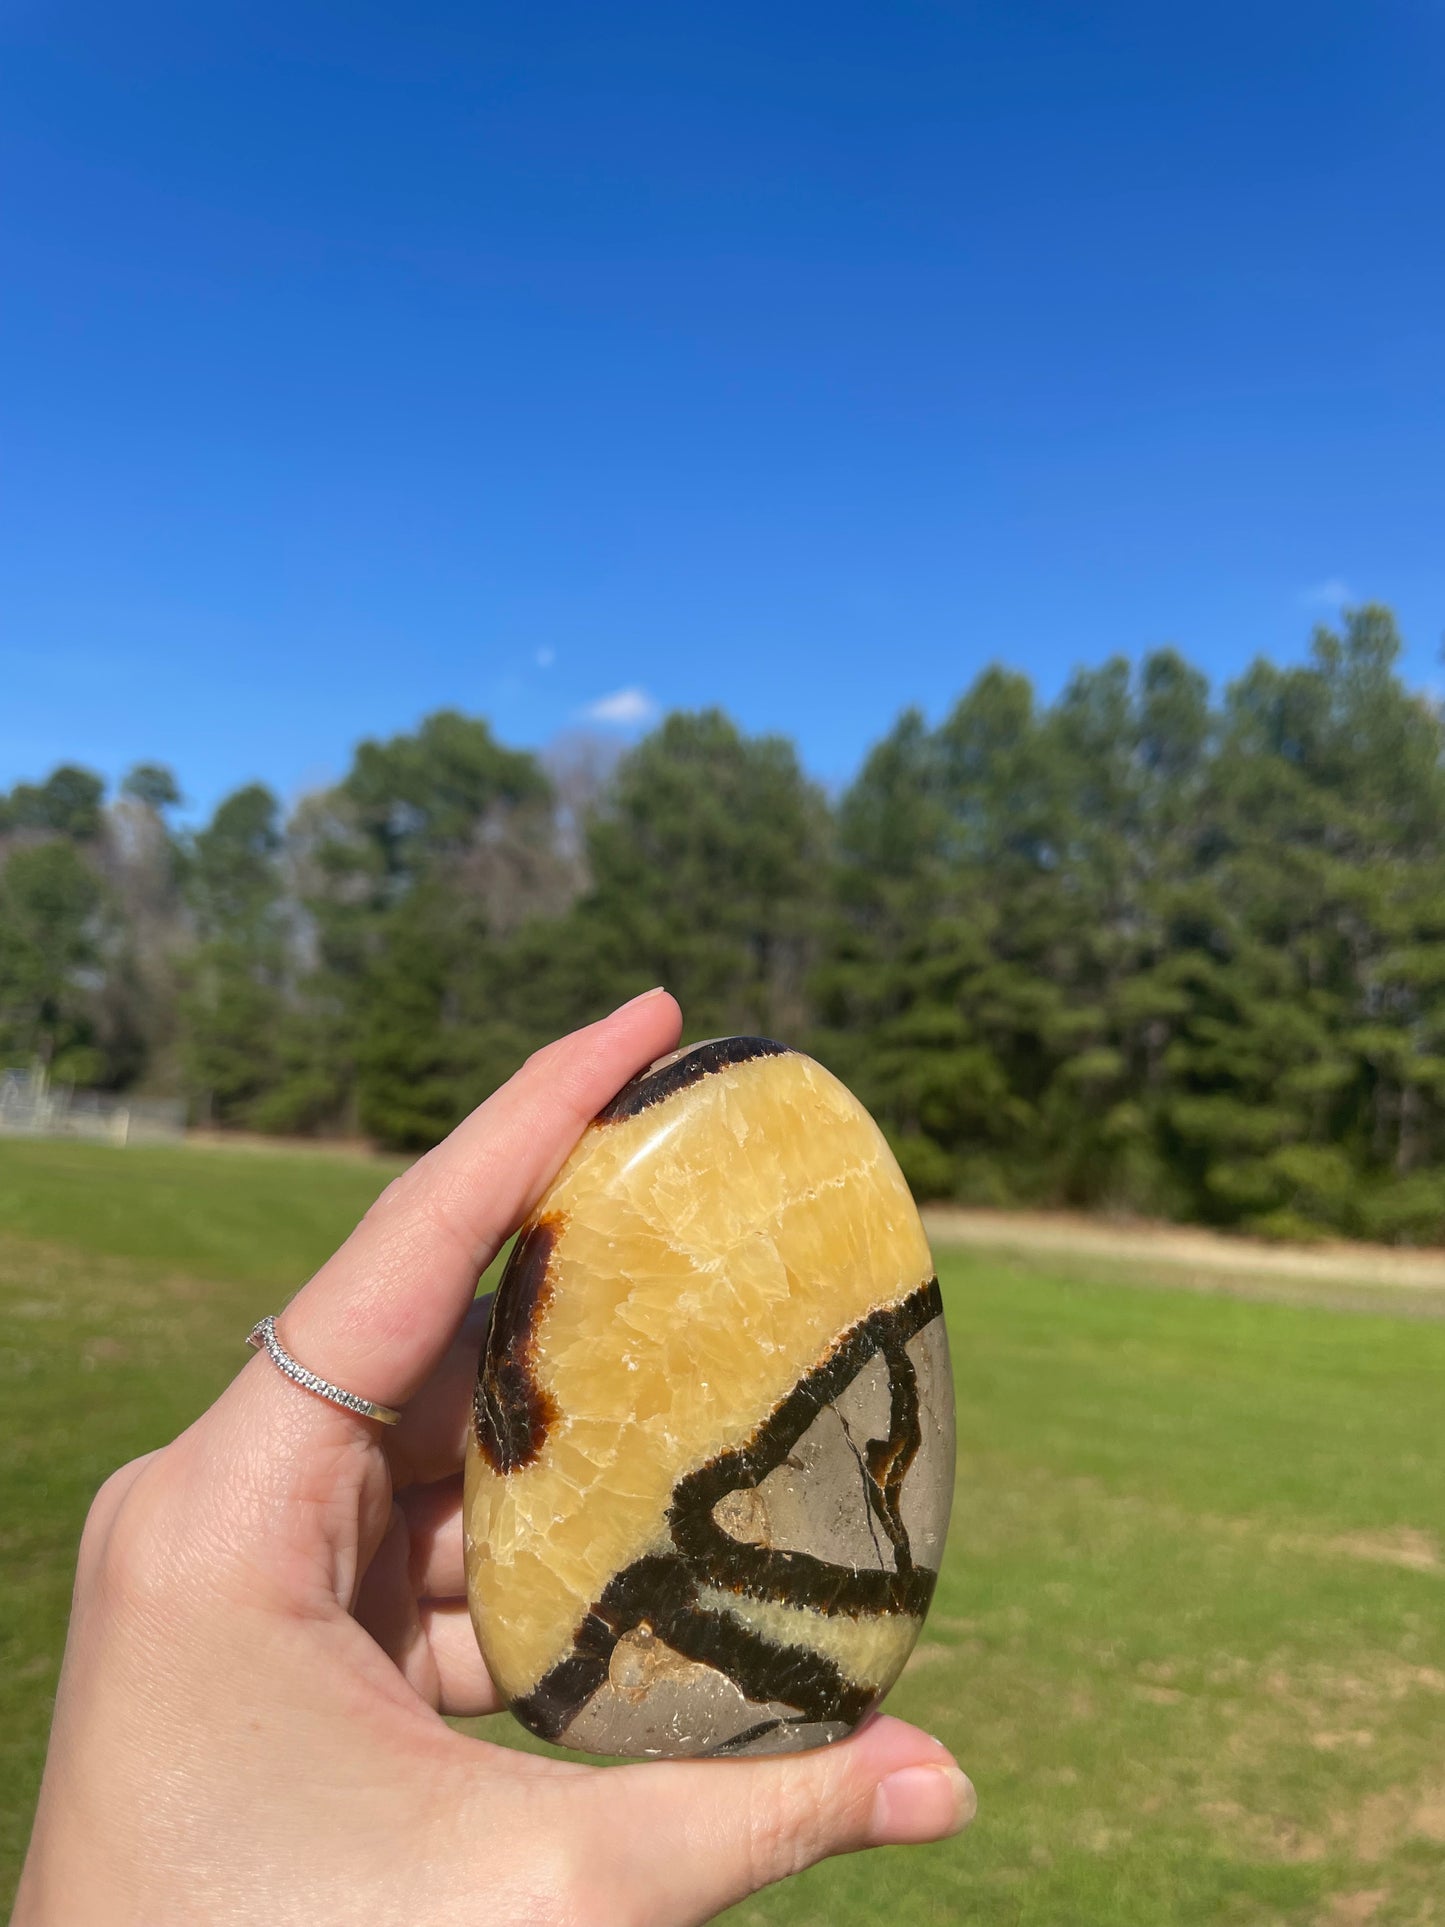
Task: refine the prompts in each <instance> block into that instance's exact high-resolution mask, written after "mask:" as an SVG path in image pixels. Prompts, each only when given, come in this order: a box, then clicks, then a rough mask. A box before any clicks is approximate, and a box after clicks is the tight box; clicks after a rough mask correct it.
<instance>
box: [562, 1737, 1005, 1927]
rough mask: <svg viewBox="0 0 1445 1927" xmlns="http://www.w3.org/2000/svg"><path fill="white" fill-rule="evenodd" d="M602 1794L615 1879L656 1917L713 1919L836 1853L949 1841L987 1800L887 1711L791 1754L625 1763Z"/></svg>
mask: <svg viewBox="0 0 1445 1927" xmlns="http://www.w3.org/2000/svg"><path fill="white" fill-rule="evenodd" d="M594 1795H595V1797H596V1799H597V1800H598V1801H599V1802H600V1804H601V1807H602V1829H603V1830H602V1832H601V1834H600V1835H599V1838H598V1849H597V1850H598V1854H599V1856H600V1859H601V1863H602V1864H604V1865H605V1867H606V1878H607V1880H608V1882H609V1884H613V1885H615V1886H616V1887H617V1889H618V1891H619V1892H621V1893H626V1894H628V1895H630V1896H631V1897H632V1901H633V1904H634V1908H635V1911H633V1912H630V1913H629V1915H628V1918H629V1919H635V1920H637V1921H638V1922H639V1923H646V1924H647V1927H664V1923H665V1924H666V1927H685V1923H690V1922H697V1921H704V1920H710V1919H711V1918H712V1917H713V1915H714V1914H716V1913H718V1912H720V1911H721V1910H722V1909H723V1908H724V1907H727V1906H730V1905H732V1904H733V1903H734V1902H735V1901H739V1900H742V1899H743V1898H744V1897H745V1896H746V1895H748V1894H750V1893H753V1892H755V1891H756V1890H757V1889H758V1888H759V1887H766V1886H768V1885H770V1884H771V1883H772V1882H773V1881H775V1880H782V1879H784V1878H785V1877H786V1876H787V1875H788V1874H792V1873H797V1872H799V1871H800V1870H801V1869H802V1868H803V1867H808V1866H811V1865H812V1864H813V1863H814V1862H815V1861H818V1860H823V1859H825V1858H827V1856H828V1855H830V1854H835V1853H852V1852H854V1851H856V1850H857V1849H858V1848H860V1847H883V1846H901V1845H911V1844H916V1843H919V1842H922V1841H927V1840H942V1839H945V1838H947V1836H948V1835H949V1834H952V1833H957V1832H958V1831H960V1829H961V1828H963V1827H965V1826H967V1825H968V1823H969V1821H970V1820H971V1819H972V1818H973V1815H974V1811H975V1809H976V1806H977V1801H976V1798H975V1795H974V1791H973V1787H972V1785H971V1784H970V1783H969V1781H968V1780H967V1779H966V1778H965V1777H964V1775H963V1774H962V1773H960V1772H959V1770H958V1768H957V1767H956V1766H955V1765H954V1762H953V1759H952V1756H951V1755H950V1754H949V1753H948V1751H947V1749H946V1748H945V1747H943V1746H941V1745H940V1744H939V1742H938V1741H937V1740H933V1739H930V1738H929V1737H928V1735H927V1734H926V1733H920V1732H919V1731H918V1730H917V1728H916V1727H911V1726H907V1725H905V1724H904V1723H903V1721H901V1720H895V1719H886V1718H885V1719H879V1720H875V1721H873V1722H872V1723H871V1724H869V1725H867V1726H865V1727H864V1728H863V1729H862V1730H861V1731H860V1732H858V1733H855V1734H854V1735H853V1736H852V1738H851V1739H848V1740H844V1741H841V1742H840V1743H839V1744H837V1745H835V1746H830V1747H822V1748H820V1749H819V1750H818V1751H816V1752H813V1753H799V1754H794V1755H792V1756H790V1757H787V1758H783V1759H758V1760H699V1761H686V1762H669V1763H667V1764H665V1765H664V1764H653V1765H647V1766H631V1767H619V1768H616V1769H614V1770H613V1771H611V1772H609V1773H605V1774H601V1775H599V1776H598V1779H597V1780H596V1781H595V1782H594ZM639 1813H645V1814H646V1816H647V1824H646V1825H645V1826H643V1827H639V1826H638V1825H637V1815H638V1814H639Z"/></svg>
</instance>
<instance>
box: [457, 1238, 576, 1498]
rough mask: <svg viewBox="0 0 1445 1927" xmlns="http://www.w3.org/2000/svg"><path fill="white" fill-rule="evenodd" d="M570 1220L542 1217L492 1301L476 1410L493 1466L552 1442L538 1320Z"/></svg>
mask: <svg viewBox="0 0 1445 1927" xmlns="http://www.w3.org/2000/svg"><path fill="white" fill-rule="evenodd" d="M565 1224H566V1219H565V1218H564V1217H563V1216H561V1214H560V1213H559V1214H558V1215H556V1216H554V1217H547V1218H538V1219H537V1220H536V1222H535V1223H534V1224H530V1225H528V1226H527V1228H526V1229H525V1230H524V1231H523V1232H522V1235H521V1236H520V1237H519V1238H518V1240H517V1242H516V1244H515V1245H514V1246H513V1247H512V1255H511V1257H510V1258H509V1259H508V1260H507V1268H506V1270H505V1271H504V1272H503V1273H502V1282H501V1284H500V1285H498V1287H497V1295H496V1297H495V1298H494V1299H493V1301H492V1317H491V1322H490V1324H489V1325H488V1326H487V1342H486V1344H485V1345H484V1346H483V1348H482V1358H481V1364H480V1366H479V1367H478V1370H477V1385H476V1391H475V1393H474V1394H473V1399H472V1414H473V1418H474V1420H475V1423H476V1432H477V1444H478V1446H479V1448H480V1449H481V1453H482V1457H483V1458H484V1459H485V1460H486V1461H487V1464H488V1465H489V1466H491V1468H492V1470H493V1471H494V1472H499V1473H503V1474H505V1473H508V1472H515V1471H517V1470H518V1469H519V1468H520V1467H521V1466H524V1465H530V1464H531V1463H532V1461H533V1460H534V1459H535V1458H536V1457H537V1455H538V1454H539V1453H540V1451H541V1450H542V1447H543V1445H544V1444H545V1443H546V1439H547V1434H548V1432H549V1431H550V1429H551V1426H552V1422H553V1420H554V1419H555V1418H556V1416H557V1408H556V1407H555V1405H554V1404H553V1403H552V1400H551V1399H550V1398H549V1397H548V1395H547V1393H546V1392H545V1391H544V1390H543V1388H542V1386H541V1385H539V1384H538V1382H537V1376H536V1372H535V1370H534V1353H535V1350H536V1342H537V1321H538V1319H539V1318H540V1317H541V1315H542V1313H543V1311H544V1310H545V1309H546V1307H547V1304H548V1301H549V1300H550V1298H551V1296H552V1278H551V1262H552V1252H553V1250H554V1248H555V1246H556V1243H557V1239H558V1238H559V1236H560V1235H561V1233H562V1230H563V1227H564V1226H565Z"/></svg>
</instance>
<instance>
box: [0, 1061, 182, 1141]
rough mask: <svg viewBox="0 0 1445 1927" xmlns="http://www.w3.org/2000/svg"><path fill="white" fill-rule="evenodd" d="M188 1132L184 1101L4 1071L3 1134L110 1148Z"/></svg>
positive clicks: (0, 1076) (0, 1087)
mask: <svg viewBox="0 0 1445 1927" xmlns="http://www.w3.org/2000/svg"><path fill="white" fill-rule="evenodd" d="M185 1128H186V1106H185V1101H184V1099H182V1098H166V1097H159V1098H157V1097H145V1098H130V1097H116V1096H115V1095H114V1094H113V1093H111V1092H109V1091H78V1090H76V1089H75V1088H74V1087H73V1086H72V1085H69V1084H52V1083H51V1081H50V1079H49V1078H48V1077H47V1076H46V1075H45V1073H44V1071H41V1070H29V1071H0V1136H10V1137H86V1138H99V1139H100V1140H101V1141H102V1142H105V1143H109V1144H134V1143H136V1142H138V1141H140V1140H144V1139H156V1138H177V1137H180V1136H182V1135H183V1134H184V1132H185Z"/></svg>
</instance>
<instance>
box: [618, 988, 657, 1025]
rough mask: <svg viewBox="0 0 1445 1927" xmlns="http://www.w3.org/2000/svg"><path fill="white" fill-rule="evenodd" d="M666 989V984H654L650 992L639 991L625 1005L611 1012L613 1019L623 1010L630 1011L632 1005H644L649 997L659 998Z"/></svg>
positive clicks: (620, 1005)
mask: <svg viewBox="0 0 1445 1927" xmlns="http://www.w3.org/2000/svg"><path fill="white" fill-rule="evenodd" d="M666 988H667V986H666V984H654V985H653V986H652V988H651V990H643V991H639V993H638V994H637V996H635V997H629V998H628V1000H627V1002H626V1003H625V1004H619V1005H618V1006H617V1009H616V1010H614V1011H613V1013H612V1015H613V1016H614V1017H618V1016H620V1015H621V1014H622V1012H623V1011H624V1010H631V1008H632V1006H633V1005H634V1004H645V1003H646V1002H647V1000H648V998H649V997H660V996H661V995H662V994H663V992H664V991H665V990H666Z"/></svg>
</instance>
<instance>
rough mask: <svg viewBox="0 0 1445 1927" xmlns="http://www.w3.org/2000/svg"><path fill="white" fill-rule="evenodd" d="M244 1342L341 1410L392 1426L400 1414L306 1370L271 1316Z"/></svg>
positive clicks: (256, 1327)
mask: <svg viewBox="0 0 1445 1927" xmlns="http://www.w3.org/2000/svg"><path fill="white" fill-rule="evenodd" d="M246 1343H247V1344H248V1345H251V1346H253V1347H254V1348H255V1349H256V1350H257V1351H258V1352H265V1353H266V1355H267V1357H268V1358H269V1359H270V1360H271V1363H272V1364H273V1365H274V1366H275V1367H276V1369H277V1371H278V1372H284V1373H285V1374H286V1376H287V1378H289V1379H290V1380H291V1383H292V1384H293V1385H299V1386H301V1387H302V1389H303V1390H305V1391H308V1392H315V1394H316V1396H317V1397H318V1398H328V1399H330V1401H331V1403H332V1404H333V1405H339V1406H340V1407H341V1409H342V1410H343V1411H344V1412H355V1413H356V1414H357V1415H358V1417H360V1418H374V1419H376V1420H378V1421H379V1422H380V1423H381V1424H382V1425H395V1424H396V1422H397V1420H398V1419H399V1418H400V1417H401V1413H400V1412H398V1411H397V1409H396V1407H395V1406H394V1405H378V1404H376V1403H375V1401H374V1400H372V1399H369V1398H361V1397H360V1396H359V1395H358V1394H357V1393H355V1392H344V1391H343V1390H342V1389H341V1387H340V1386H339V1385H333V1384H332V1383H331V1380H330V1379H329V1378H322V1377H321V1375H320V1374H319V1373H318V1372H308V1371H307V1369H306V1367H305V1366H304V1365H302V1364H299V1363H298V1362H297V1361H296V1360H295V1359H294V1358H293V1357H292V1356H291V1354H290V1352H288V1351H287V1349H286V1347H285V1346H284V1345H283V1344H282V1343H281V1340H280V1339H279V1338H278V1337H277V1336H276V1320H275V1319H274V1318H270V1317H267V1318H263V1319H262V1320H261V1321H260V1323H259V1324H257V1325H254V1326H253V1327H252V1329H251V1333H250V1336H249V1337H248V1338H247V1340H246Z"/></svg>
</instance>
